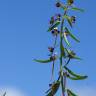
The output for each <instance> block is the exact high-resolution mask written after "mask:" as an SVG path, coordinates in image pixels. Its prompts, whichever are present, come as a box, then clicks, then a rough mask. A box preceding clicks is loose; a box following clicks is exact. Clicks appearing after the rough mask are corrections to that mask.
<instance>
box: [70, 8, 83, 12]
mask: <svg viewBox="0 0 96 96" xmlns="http://www.w3.org/2000/svg"><path fill="white" fill-rule="evenodd" d="M71 9H72V10H74V11H80V12H84V10H83V9H80V8H77V7H72V8H71Z"/></svg>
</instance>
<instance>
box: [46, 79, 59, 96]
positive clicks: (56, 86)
mask: <svg viewBox="0 0 96 96" xmlns="http://www.w3.org/2000/svg"><path fill="white" fill-rule="evenodd" d="M59 86H60V82H59V81H57V82H56V83H54V84H53V85H52V87H51V90H50V92H49V93H48V94H47V95H46V96H54V95H55V94H56V92H57V91H58V89H59Z"/></svg>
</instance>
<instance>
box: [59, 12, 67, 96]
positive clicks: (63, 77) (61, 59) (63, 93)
mask: <svg viewBox="0 0 96 96" xmlns="http://www.w3.org/2000/svg"><path fill="white" fill-rule="evenodd" d="M66 13H67V10H66V11H65V12H64V15H66ZM63 26H64V17H62V21H61V32H60V47H61V46H62V45H63ZM62 65H63V57H62V50H61V48H60V76H61V87H62V96H65V88H66V76H63V69H62Z"/></svg>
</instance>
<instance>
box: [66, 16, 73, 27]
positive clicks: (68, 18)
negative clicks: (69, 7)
mask: <svg viewBox="0 0 96 96" xmlns="http://www.w3.org/2000/svg"><path fill="white" fill-rule="evenodd" d="M64 18H65V19H67V21H68V23H69V25H70V26H71V27H72V20H71V18H70V17H69V16H67V15H65V16H64Z"/></svg>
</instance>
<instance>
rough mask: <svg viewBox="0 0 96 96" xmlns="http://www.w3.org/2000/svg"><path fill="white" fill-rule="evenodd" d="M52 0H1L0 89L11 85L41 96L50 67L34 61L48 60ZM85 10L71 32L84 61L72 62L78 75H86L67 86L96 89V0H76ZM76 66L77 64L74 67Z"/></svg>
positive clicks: (42, 95) (78, 15) (31, 95)
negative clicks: (86, 77)
mask: <svg viewBox="0 0 96 96" xmlns="http://www.w3.org/2000/svg"><path fill="white" fill-rule="evenodd" d="M54 4H55V0H0V86H12V87H16V88H19V89H20V90H23V91H24V92H25V93H27V94H28V95H29V96H44V92H45V91H46V89H48V83H49V81H50V74H51V64H45V65H43V64H39V63H35V62H33V61H32V60H33V59H34V58H41V59H42V58H47V55H48V50H47V46H49V45H50V44H51V40H50V39H51V36H50V34H49V33H48V32H47V31H46V30H47V29H48V20H49V19H50V16H52V15H54V13H55V12H56V11H59V10H57V9H55V7H54ZM76 5H77V6H78V7H82V8H83V9H85V13H77V18H78V20H77V23H76V25H75V26H76V28H74V29H73V30H74V33H75V34H76V35H77V36H78V37H79V38H80V40H81V43H80V44H76V43H75V44H76V45H75V46H74V45H73V47H75V49H76V51H77V52H78V55H79V56H81V57H82V58H83V61H80V62H77V61H76V62H75V61H73V62H72V64H73V67H72V68H73V69H74V71H76V72H77V73H84V74H87V75H88V76H89V78H88V79H87V80H85V81H79V82H76V83H75V82H74V81H73V83H72V82H70V86H75V87H76V86H77V87H80V86H81V84H82V86H88V87H93V88H94V87H95V86H96V64H95V63H96V61H95V59H96V32H95V31H96V12H95V9H96V1H95V0H78V1H77V3H76ZM75 63H76V64H75Z"/></svg>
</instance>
